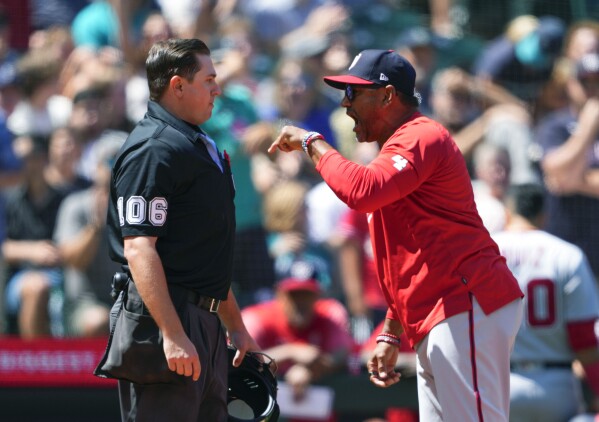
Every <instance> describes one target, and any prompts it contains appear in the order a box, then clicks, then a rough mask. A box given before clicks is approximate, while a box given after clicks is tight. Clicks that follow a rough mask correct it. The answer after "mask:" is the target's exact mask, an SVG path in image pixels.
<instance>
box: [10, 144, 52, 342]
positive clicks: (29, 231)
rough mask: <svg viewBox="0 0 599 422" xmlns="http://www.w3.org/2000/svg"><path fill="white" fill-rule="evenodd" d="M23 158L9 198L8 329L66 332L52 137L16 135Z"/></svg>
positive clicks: (27, 334)
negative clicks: (20, 178)
mask: <svg viewBox="0 0 599 422" xmlns="http://www.w3.org/2000/svg"><path fill="white" fill-rule="evenodd" d="M15 150H16V152H17V155H18V156H19V157H20V158H21V160H22V161H23V171H24V182H23V185H22V186H21V187H20V188H19V189H17V190H16V191H14V192H11V194H10V196H8V198H7V204H6V230H7V233H6V239H5V240H4V242H3V243H2V255H3V256H4V260H5V262H6V280H7V282H6V289H5V301H6V312H7V316H8V320H9V327H8V328H9V331H12V332H15V333H18V334H20V335H21V336H22V337H23V338H37V337H43V336H49V335H55V336H60V335H62V334H63V326H62V268H61V266H62V263H63V262H62V257H61V255H60V251H59V249H58V248H57V247H56V245H55V244H54V243H53V242H52V232H53V231H54V226H55V223H56V215H57V213H58V207H59V206H60V203H61V201H62V199H63V195H62V194H61V193H59V192H58V191H56V190H55V189H53V188H52V187H51V186H50V185H49V184H48V182H47V181H46V180H45V178H44V170H45V167H46V163H47V161H48V158H47V157H48V144H47V140H45V139H43V138H40V137H37V136H21V137H19V138H17V139H15Z"/></svg>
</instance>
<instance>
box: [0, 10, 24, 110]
mask: <svg viewBox="0 0 599 422" xmlns="http://www.w3.org/2000/svg"><path fill="white" fill-rule="evenodd" d="M10 25H11V24H10V19H9V16H8V14H7V13H6V11H5V10H4V8H2V7H0V115H2V120H4V119H6V118H7V117H8V116H9V115H10V114H11V113H12V111H13V109H14V107H15V105H16V104H17V102H18V99H19V91H20V90H19V89H18V86H17V83H16V82H17V62H18V59H19V57H20V53H19V52H17V51H16V50H15V49H14V48H12V47H11V44H10V41H11V40H10Z"/></svg>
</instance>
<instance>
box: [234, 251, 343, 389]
mask: <svg viewBox="0 0 599 422" xmlns="http://www.w3.org/2000/svg"><path fill="white" fill-rule="evenodd" d="M321 294H322V289H321V287H320V283H319V280H318V273H317V270H316V269H315V268H314V266H312V265H311V263H309V262H306V261H302V260H297V261H294V262H293V263H292V264H291V265H290V267H289V272H288V273H287V274H285V275H284V276H283V277H282V278H281V279H280V281H278V282H277V284H276V297H275V298H274V299H273V300H272V301H268V302H265V303H261V304H257V305H254V306H250V307H247V308H245V309H243V310H242V318H243V321H244V323H245V325H246V327H247V329H248V332H249V333H250V335H251V336H252V337H254V339H255V340H256V342H257V343H258V345H259V346H260V348H261V349H262V351H263V352H264V353H266V354H267V355H269V356H270V357H272V358H273V359H275V360H276V362H277V364H278V368H279V369H278V375H279V376H280V377H281V378H282V380H284V381H285V383H287V384H288V385H290V386H291V387H292V389H293V393H294V397H295V398H296V399H298V400H299V399H301V398H302V397H303V396H304V394H305V392H306V389H307V388H309V386H310V385H311V384H314V383H315V382H317V381H318V380H319V379H320V378H322V377H323V376H325V375H328V374H332V373H334V372H338V371H341V370H344V369H345V368H346V364H347V358H348V356H349V353H350V352H351V350H352V347H353V342H352V338H351V336H350V334H349V332H348V329H347V312H346V311H345V308H344V307H343V305H342V304H341V303H340V302H337V301H336V300H335V299H323V298H322V297H321Z"/></svg>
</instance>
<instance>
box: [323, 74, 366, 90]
mask: <svg viewBox="0 0 599 422" xmlns="http://www.w3.org/2000/svg"><path fill="white" fill-rule="evenodd" d="M323 79H324V81H325V82H326V83H327V85H330V86H332V87H333V88H337V89H345V86H346V85H349V84H351V85H374V82H371V81H368V80H366V79H362V78H358V77H357V76H352V75H340V76H325V77H324V78H323Z"/></svg>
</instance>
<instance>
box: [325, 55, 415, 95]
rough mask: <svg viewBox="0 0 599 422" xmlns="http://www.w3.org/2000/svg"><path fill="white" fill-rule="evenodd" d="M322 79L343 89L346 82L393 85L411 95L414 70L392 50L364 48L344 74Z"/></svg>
mask: <svg viewBox="0 0 599 422" xmlns="http://www.w3.org/2000/svg"><path fill="white" fill-rule="evenodd" d="M324 81H325V82H326V83H327V84H328V85H330V86H332V87H333V88H337V89H345V87H346V85H348V84H351V85H382V86H385V85H393V86H394V87H395V89H396V90H397V91H399V92H401V93H403V94H406V95H409V96H412V95H414V85H415V82H416V71H415V70H414V67H413V66H412V65H411V64H410V62H409V61H408V60H406V59H405V58H404V57H403V56H401V55H399V54H397V53H396V52H395V51H393V50H364V51H362V52H360V53H359V54H358V55H357V56H356V57H355V58H354V60H353V62H352V64H351V65H350V66H349V69H348V70H347V73H346V74H345V75H338V76H325V77H324Z"/></svg>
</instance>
